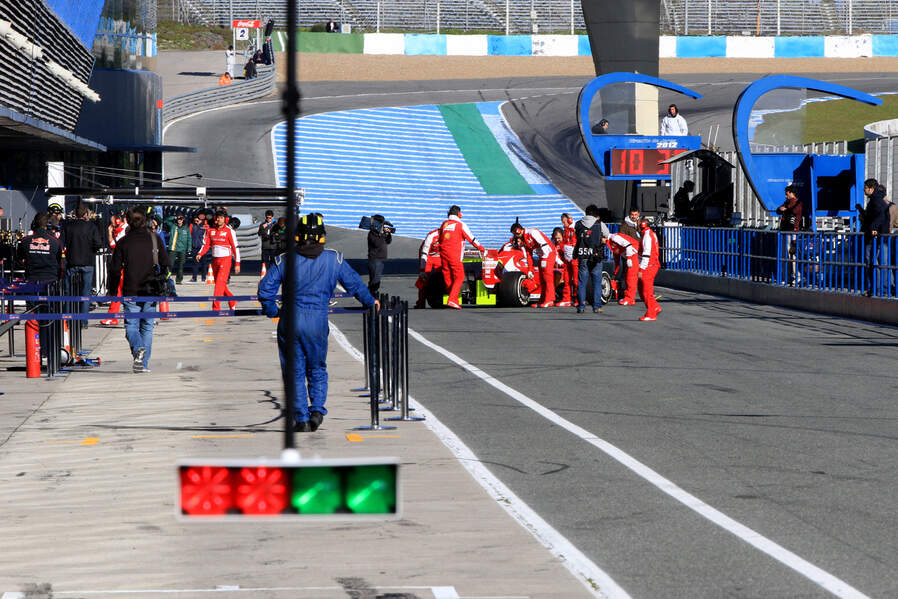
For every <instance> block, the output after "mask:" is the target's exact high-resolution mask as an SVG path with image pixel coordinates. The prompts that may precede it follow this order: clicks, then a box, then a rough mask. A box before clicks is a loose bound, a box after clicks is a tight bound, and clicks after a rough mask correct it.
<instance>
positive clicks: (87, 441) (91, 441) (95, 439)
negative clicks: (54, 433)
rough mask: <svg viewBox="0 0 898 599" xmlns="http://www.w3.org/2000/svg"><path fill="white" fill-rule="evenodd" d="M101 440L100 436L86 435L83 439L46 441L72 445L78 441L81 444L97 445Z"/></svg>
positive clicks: (54, 443) (50, 443)
mask: <svg viewBox="0 0 898 599" xmlns="http://www.w3.org/2000/svg"><path fill="white" fill-rule="evenodd" d="M99 440H100V437H86V438H85V439H84V440H83V441H44V443H46V444H47V445H72V444H74V443H78V444H79V445H96V444H97V443H98V442H99Z"/></svg>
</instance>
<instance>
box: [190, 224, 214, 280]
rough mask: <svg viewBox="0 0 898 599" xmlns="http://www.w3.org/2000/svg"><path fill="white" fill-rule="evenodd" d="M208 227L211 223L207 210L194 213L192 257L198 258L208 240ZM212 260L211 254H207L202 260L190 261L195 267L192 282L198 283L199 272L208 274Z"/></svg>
mask: <svg viewBox="0 0 898 599" xmlns="http://www.w3.org/2000/svg"><path fill="white" fill-rule="evenodd" d="M208 228H209V225H208V223H207V222H206V213H205V212H202V211H200V212H197V213H196V214H194V215H193V223H192V224H191V225H190V240H191V248H190V257H191V258H196V255H197V254H198V253H199V251H200V250H201V249H203V243H204V242H205V241H206V229H208ZM211 261H212V255H211V254H206V255H205V257H204V258H203V260H200V261H199V262H198V261H196V260H195V259H192V260H191V261H190V267H191V268H192V269H193V277H191V279H190V282H191V283H196V280H197V279H196V278H197V274H201V275H202V276H204V277H205V276H206V270H207V269H208V268H209V264H210V263H211Z"/></svg>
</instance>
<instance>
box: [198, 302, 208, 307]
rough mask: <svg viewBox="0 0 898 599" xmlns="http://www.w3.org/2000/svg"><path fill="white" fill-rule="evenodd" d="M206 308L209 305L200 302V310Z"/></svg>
mask: <svg viewBox="0 0 898 599" xmlns="http://www.w3.org/2000/svg"><path fill="white" fill-rule="evenodd" d="M208 307H209V304H207V303H206V302H200V308H208Z"/></svg>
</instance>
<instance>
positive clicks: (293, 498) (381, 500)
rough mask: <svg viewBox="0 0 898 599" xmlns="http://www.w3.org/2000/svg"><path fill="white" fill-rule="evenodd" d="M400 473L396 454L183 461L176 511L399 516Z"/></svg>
mask: <svg viewBox="0 0 898 599" xmlns="http://www.w3.org/2000/svg"><path fill="white" fill-rule="evenodd" d="M398 479H399V463H398V461H397V460H396V459H395V458H369V459H364V460H300V461H298V462H286V461H283V460H265V459H259V460H211V459H210V460H189V461H182V462H180V463H179V464H178V481H179V498H178V506H179V508H178V513H179V516H180V517H181V518H187V519H194V518H196V519H210V518H211V519H246V518H265V519H271V520H282V519H324V520H334V519H340V520H346V519H348V520H359V519H379V520H382V519H391V518H398V517H399V505H400V501H399V480H398Z"/></svg>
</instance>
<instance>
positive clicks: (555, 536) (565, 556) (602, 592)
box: [328, 322, 630, 599]
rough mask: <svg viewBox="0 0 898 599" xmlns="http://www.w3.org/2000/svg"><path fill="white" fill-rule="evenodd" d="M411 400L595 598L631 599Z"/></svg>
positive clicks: (339, 335)
mask: <svg viewBox="0 0 898 599" xmlns="http://www.w3.org/2000/svg"><path fill="white" fill-rule="evenodd" d="M328 325H329V326H330V332H331V335H333V336H334V339H335V340H336V341H337V343H339V344H340V346H341V347H342V348H343V349H345V350H346V353H348V354H349V355H350V356H352V357H353V358H355V359H356V361H358V362H364V356H363V355H362V352H360V351H359V350H357V349H356V348H355V347H353V346H352V344H351V343H350V342H349V340H348V339H347V338H346V335H344V334H343V332H342V331H341V330H340V329H338V328H337V326H336V325H335V324H334V323H332V322H328ZM409 399H410V400H412V401H414V402H415V403H416V404H417V408H416V413H417V414H418V415H419V416H424V418H425V420H424V423H425V424H426V425H427V428H429V429H430V430H431V431H433V432H434V434H436V436H437V437H439V439H440V441H442V442H443V445H445V446H446V447H448V448H449V451H451V452H452V453H453V454H454V455H455V457H456V458H457V459H458V461H459V462H460V463H461V465H462V466H464V467H465V469H466V470H467V471H468V472H469V473H470V474H471V476H473V477H474V480H476V481H477V482H478V483H480V486H482V487H483V488H484V489H485V490H486V492H487V493H488V494H489V495H490V496H491V497H492V498H493V499H494V500H496V502H497V503H498V504H499V505H500V506H502V507H503V508H504V509H505V511H506V512H508V514H509V515H510V516H511V517H512V518H514V519H515V520H516V521H517V522H518V524H520V525H521V526H522V527H523V528H524V530H526V531H527V532H529V533H530V534H531V535H533V536H534V537H535V538H536V540H537V541H539V542H540V544H542V546H543V547H545V548H546V549H548V550H549V552H550V553H551V554H552V555H554V556H555V557H557V558H558V559H559V560H561V563H562V564H564V566H565V567H566V568H567V569H568V570H569V571H570V572H571V573H572V574H573V575H574V577H575V578H576V579H577V580H579V581H580V582H581V583H583V585H584V586H585V587H586V588H587V589H588V590H589V592H590V593H592V595H593V596H594V597H603V598H607V599H630V595H629V594H628V593H627V592H626V591H625V590H624V589H623V588H621V587H620V585H618V584H617V583H616V582H614V580H613V579H612V578H611V577H610V576H609V575H608V574H607V573H606V572H605V571H604V570H602V569H601V568H599V567H598V566H597V565H596V564H594V563H593V562H592V560H590V559H589V558H588V557H586V556H585V555H584V554H583V553H582V552H581V551H580V550H579V549H577V548H576V547H575V546H574V545H573V543H571V542H570V541H568V540H567V539H566V538H564V536H562V534H561V533H560V532H558V531H557V530H555V529H554V528H552V527H551V526H550V525H549V523H548V522H546V521H545V520H543V518H542V517H541V516H540V515H539V514H537V513H536V512H535V511H533V509H532V508H531V507H530V506H529V505H527V504H526V503H524V502H523V501H522V500H521V499H520V498H519V497H518V496H517V495H515V494H514V492H512V490H511V489H509V488H508V487H507V486H505V483H503V482H502V481H500V480H499V479H498V478H496V477H495V476H494V475H493V473H492V472H490V471H489V470H488V469H487V468H486V466H484V465H483V464H482V463H481V462H480V459H479V458H478V457H477V456H476V455H475V454H474V452H473V451H471V450H470V448H468V446H467V445H465V444H464V443H463V442H462V440H461V439H459V438H458V436H457V435H456V434H455V433H453V432H452V431H451V430H449V428H448V427H446V425H444V424H443V423H442V422H440V421H439V420H437V417H436V416H434V415H433V414H432V413H431V412H429V411H428V410H427V408H425V407H424V406H422V405H421V403H420V402H418V401H416V400H415V398H414V397H411V396H409Z"/></svg>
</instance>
